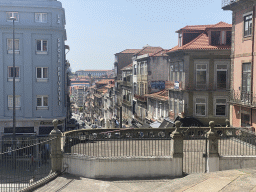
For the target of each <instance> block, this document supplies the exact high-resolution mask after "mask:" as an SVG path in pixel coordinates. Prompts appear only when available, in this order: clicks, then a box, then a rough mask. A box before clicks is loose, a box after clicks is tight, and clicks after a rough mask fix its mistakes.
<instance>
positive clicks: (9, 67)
mask: <svg viewBox="0 0 256 192" xmlns="http://www.w3.org/2000/svg"><path fill="white" fill-rule="evenodd" d="M11 68H13V66H8V67H7V81H13V76H10V73H11V72H10V71H9V70H11ZM15 68H16V69H18V70H19V73H18V76H17V77H16V75H15V81H20V67H19V66H15ZM12 73H13V72H12ZM16 74H17V73H16Z"/></svg>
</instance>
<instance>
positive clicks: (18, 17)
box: [6, 11, 20, 22]
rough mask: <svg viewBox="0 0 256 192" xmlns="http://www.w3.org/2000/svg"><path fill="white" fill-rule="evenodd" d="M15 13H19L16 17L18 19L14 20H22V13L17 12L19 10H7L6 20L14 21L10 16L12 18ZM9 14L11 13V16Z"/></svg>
mask: <svg viewBox="0 0 256 192" xmlns="http://www.w3.org/2000/svg"><path fill="white" fill-rule="evenodd" d="M15 13H17V17H16V20H15V21H14V22H19V20H20V15H19V12H17V11H7V12H6V21H8V22H13V21H12V20H10V18H11V17H15V15H13V14H15ZM8 14H11V16H10V17H9V16H8Z"/></svg>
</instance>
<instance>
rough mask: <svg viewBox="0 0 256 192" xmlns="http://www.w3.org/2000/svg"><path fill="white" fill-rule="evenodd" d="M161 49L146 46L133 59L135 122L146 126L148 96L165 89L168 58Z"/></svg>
mask: <svg viewBox="0 0 256 192" xmlns="http://www.w3.org/2000/svg"><path fill="white" fill-rule="evenodd" d="M165 53H166V50H164V49H163V48H161V47H151V46H145V47H144V48H143V49H142V50H140V51H139V52H137V53H136V54H135V55H134V57H133V95H134V97H133V101H134V103H133V105H134V106H133V107H134V121H135V122H136V124H137V125H139V124H141V125H143V124H145V123H146V117H147V116H148V109H147V97H146V95H147V94H151V93H155V92H158V91H160V90H163V89H165V82H166V81H167V80H168V56H167V55H166V54H165Z"/></svg>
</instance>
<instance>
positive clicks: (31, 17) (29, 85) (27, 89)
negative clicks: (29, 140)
mask: <svg viewBox="0 0 256 192" xmlns="http://www.w3.org/2000/svg"><path fill="white" fill-rule="evenodd" d="M10 17H15V18H16V20H15V22H14V28H15V41H14V42H15V60H16V62H15V63H16V76H15V78H16V119H17V120H16V121H17V123H16V127H17V130H16V133H17V134H18V135H21V136H25V135H35V136H43V135H47V134H48V133H49V132H50V131H51V129H52V128H53V127H52V126H51V121H52V120H53V119H58V120H59V128H60V129H62V130H64V129H65V124H66V123H65V122H66V116H67V100H68V99H67V72H66V71H67V68H68V67H69V66H68V65H67V62H66V59H65V48H66V47H67V46H65V40H66V30H65V11H64V9H63V8H62V4H61V2H59V1H57V0H1V1H0V137H2V136H5V137H7V136H8V135H11V133H12V115H13V108H12V94H13V81H12V78H13V75H14V74H13V67H12V65H13V48H12V43H13V36H12V35H13V33H12V30H13V21H11V20H10Z"/></svg>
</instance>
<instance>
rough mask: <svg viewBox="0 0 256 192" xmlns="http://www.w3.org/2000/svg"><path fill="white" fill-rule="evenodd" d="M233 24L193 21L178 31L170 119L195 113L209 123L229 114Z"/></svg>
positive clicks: (173, 52)
mask: <svg viewBox="0 0 256 192" xmlns="http://www.w3.org/2000/svg"><path fill="white" fill-rule="evenodd" d="M231 27H232V26H231V25H230V24H227V23H224V22H219V23H217V24H213V25H191V26H186V27H184V28H182V29H180V30H178V31H177V33H178V37H179V39H178V40H179V41H178V45H177V46H176V47H174V48H172V49H171V50H169V51H168V52H167V54H168V55H169V81H170V82H171V85H172V86H171V88H169V100H170V106H169V109H170V112H169V113H170V114H169V116H170V119H171V120H172V121H174V120H175V119H176V117H177V116H181V117H184V116H192V117H194V118H197V119H198V120H200V121H201V122H202V123H203V124H205V125H206V126H207V124H208V122H209V121H215V123H216V124H220V125H225V120H226V119H228V118H229V107H228V101H229V92H228V91H229V85H230V51H231Z"/></svg>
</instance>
